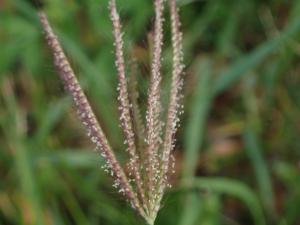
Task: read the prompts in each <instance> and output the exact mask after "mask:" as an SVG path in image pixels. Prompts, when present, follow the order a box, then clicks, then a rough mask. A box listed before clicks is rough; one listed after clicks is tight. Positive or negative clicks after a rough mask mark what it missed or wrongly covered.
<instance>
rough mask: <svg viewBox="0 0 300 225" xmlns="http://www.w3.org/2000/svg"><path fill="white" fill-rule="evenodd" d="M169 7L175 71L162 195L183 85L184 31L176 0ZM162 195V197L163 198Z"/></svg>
mask: <svg viewBox="0 0 300 225" xmlns="http://www.w3.org/2000/svg"><path fill="white" fill-rule="evenodd" d="M168 3H169V9H170V14H171V29H172V47H173V71H172V83H171V90H170V97H169V106H168V111H167V123H166V129H165V137H164V144H163V145H164V146H163V149H164V150H163V154H162V160H161V169H160V171H161V173H162V175H163V177H162V179H160V182H159V185H158V187H159V188H161V191H160V195H161V197H162V195H163V192H164V187H165V186H166V184H167V172H168V171H169V167H170V153H171V151H172V150H173V148H174V141H175V139H174V134H175V133H176V130H177V126H178V123H179V117H178V115H179V114H180V113H181V112H180V110H181V109H180V108H181V105H180V99H181V97H182V95H181V93H180V92H181V89H182V86H183V78H182V76H181V74H182V73H183V69H184V65H183V48H182V33H181V32H180V20H179V15H178V9H177V7H176V0H168ZM161 197H160V198H161Z"/></svg>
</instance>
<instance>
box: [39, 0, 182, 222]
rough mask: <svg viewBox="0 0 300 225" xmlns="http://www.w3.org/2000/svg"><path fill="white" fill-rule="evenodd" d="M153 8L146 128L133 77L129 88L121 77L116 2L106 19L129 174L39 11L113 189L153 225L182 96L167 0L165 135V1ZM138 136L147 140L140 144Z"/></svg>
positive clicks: (178, 48) (177, 44)
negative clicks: (169, 50)
mask: <svg viewBox="0 0 300 225" xmlns="http://www.w3.org/2000/svg"><path fill="white" fill-rule="evenodd" d="M153 1H154V9H155V23H154V39H153V52H152V60H151V78H150V86H149V92H148V105H147V112H146V124H143V121H142V119H141V115H140V109H139V106H138V93H137V91H136V77H135V74H134V75H132V76H130V77H131V80H129V82H130V83H129V84H128V81H127V78H126V74H125V71H126V69H125V60H124V53H123V40H122V31H121V23H120V16H119V14H118V12H117V9H116V2H115V0H110V5H109V6H110V7H109V9H110V17H111V21H112V27H113V35H114V39H115V44H114V45H115V58H116V61H115V64H116V69H117V74H118V80H119V84H118V100H119V111H120V125H121V127H122V130H123V133H124V137H125V143H126V144H127V152H128V155H129V163H128V167H129V172H128V174H126V173H125V171H124V169H123V168H122V166H121V164H120V163H119V162H118V161H117V159H116V157H115V155H114V153H113V151H112V149H111V147H110V145H109V143H108V140H107V138H106V136H105V134H104V132H103V131H102V128H101V126H100V125H99V123H98V121H97V119H96V116H95V114H94V113H93V111H92V109H91V107H90V105H89V102H88V100H87V98H86V96H85V94H84V92H83V91H82V89H81V87H80V84H79V82H78V80H77V78H76V76H75V74H74V72H73V70H72V68H71V66H70V63H69V62H68V59H67V57H66V56H65V54H64V52H63V49H62V47H61V46H60V43H59V41H58V38H57V37H56V35H55V34H54V33H53V31H52V29H51V27H50V25H49V22H48V20H47V17H46V15H45V14H44V13H43V12H40V13H39V17H40V21H41V24H42V27H43V29H44V32H45V36H46V40H47V43H48V46H49V48H50V50H51V51H52V53H53V58H54V64H55V67H56V69H57V71H58V74H59V76H60V78H61V80H62V82H63V85H64V87H65V89H66V90H67V91H68V92H69V94H70V95H71V97H72V99H73V101H74V103H75V107H76V109H77V113H78V115H79V118H80V120H81V122H82V124H83V125H84V126H85V128H86V130H87V134H88V136H89V137H90V139H91V141H92V142H93V143H94V144H95V146H96V149H97V150H98V151H99V152H100V154H101V155H102V157H103V158H104V159H105V162H106V164H105V166H104V170H105V171H106V172H108V173H109V174H110V175H111V176H112V177H113V178H114V184H113V186H114V187H116V188H118V189H119V192H120V193H122V194H123V195H124V197H125V198H126V199H127V200H128V201H129V202H130V203H131V206H132V207H133V208H134V209H135V210H136V211H137V212H138V213H139V214H140V215H141V216H142V217H143V218H144V219H145V220H146V222H147V223H148V224H149V225H153V224H154V221H155V218H156V215H157V213H158V210H159V208H160V201H161V199H162V197H163V193H164V191H165V188H166V187H167V184H168V182H167V178H168V173H169V170H170V164H173V163H172V162H173V161H174V160H173V158H174V157H173V156H172V154H171V152H172V150H173V148H174V144H175V143H174V141H175V140H174V135H175V132H176V129H177V125H178V122H179V114H180V104H179V101H180V98H181V94H180V92H181V89H182V84H183V78H182V73H183V68H184V66H183V63H182V62H183V54H182V34H181V32H180V21H179V15H178V10H177V7H176V0H168V5H169V11H170V17H171V33H172V48H173V69H172V82H171V88H170V93H169V95H170V96H169V103H168V108H167V117H166V118H167V119H166V126H165V131H164V132H163V121H162V120H161V118H162V104H161V89H160V88H161V87H160V84H161V80H162V75H161V58H162V45H163V21H164V18H163V13H164V2H165V0H153ZM141 138H145V140H142V139H141Z"/></svg>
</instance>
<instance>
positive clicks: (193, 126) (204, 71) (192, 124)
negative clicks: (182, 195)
mask: <svg viewBox="0 0 300 225" xmlns="http://www.w3.org/2000/svg"><path fill="white" fill-rule="evenodd" d="M197 75H199V78H198V84H197V86H196V87H197V89H196V93H195V96H194V98H193V100H192V102H191V104H190V110H189V112H190V113H191V115H190V116H189V121H188V122H187V128H186V132H185V142H184V143H185V144H184V146H185V152H184V164H183V177H185V178H189V177H193V175H194V171H195V169H196V166H197V161H198V159H199V150H200V148H201V145H202V142H203V136H204V130H205V129H204V128H205V121H206V118H207V113H208V110H209V108H210V100H211V98H210V97H211V94H210V90H211V89H210V87H211V86H210V83H211V77H212V74H211V64H210V62H209V61H208V60H206V59H205V60H203V61H201V62H200V63H199V66H198V67H197ZM199 212H201V202H200V201H199V197H198V196H197V194H195V193H190V194H189V195H188V196H187V198H186V199H185V207H184V210H183V213H182V215H181V220H180V223H179V224H181V225H190V224H194V223H195V221H196V220H197V218H198V215H199Z"/></svg>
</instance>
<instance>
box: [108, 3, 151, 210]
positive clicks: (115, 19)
mask: <svg viewBox="0 0 300 225" xmlns="http://www.w3.org/2000/svg"><path fill="white" fill-rule="evenodd" d="M110 16H111V20H112V24H113V34H114V38H115V55H116V67H117V71H118V78H119V86H118V91H119V97H118V99H119V102H120V106H119V110H120V114H121V115H120V121H121V126H122V128H123V131H124V135H125V139H126V143H127V145H128V153H129V156H130V159H129V169H130V171H131V172H132V173H133V177H134V179H135V184H136V186H137V192H138V194H139V196H140V198H141V201H142V203H143V204H144V203H145V201H146V200H145V193H144V189H143V182H142V179H141V173H140V158H139V155H138V154H137V151H136V145H135V134H134V130H133V118H132V116H131V114H130V111H131V110H130V108H131V105H130V102H129V96H128V90H127V80H126V76H125V63H124V56H123V55H124V54H123V40H122V34H121V23H120V17H119V14H118V12H117V9H116V2H115V0H111V1H110ZM144 208H146V207H145V206H144Z"/></svg>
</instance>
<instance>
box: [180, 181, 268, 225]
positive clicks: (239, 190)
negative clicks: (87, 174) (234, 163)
mask: <svg viewBox="0 0 300 225" xmlns="http://www.w3.org/2000/svg"><path fill="white" fill-rule="evenodd" d="M185 182H186V183H185V184H184V185H186V187H188V188H199V189H205V190H208V191H212V192H216V193H219V194H227V195H230V196H233V197H236V198H238V199H240V200H241V201H242V202H243V203H244V204H245V205H246V206H247V207H248V209H249V211H250V212H251V214H252V216H253V220H254V224H256V225H264V224H266V223H265V218H264V214H263V211H262V207H261V205H260V203H259V200H258V198H257V196H256V195H255V193H254V192H253V191H252V190H251V189H250V188H249V187H248V186H247V185H246V184H244V183H242V182H239V181H236V180H233V179H229V178H222V177H210V178H195V179H193V180H186V181H185Z"/></svg>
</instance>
